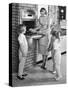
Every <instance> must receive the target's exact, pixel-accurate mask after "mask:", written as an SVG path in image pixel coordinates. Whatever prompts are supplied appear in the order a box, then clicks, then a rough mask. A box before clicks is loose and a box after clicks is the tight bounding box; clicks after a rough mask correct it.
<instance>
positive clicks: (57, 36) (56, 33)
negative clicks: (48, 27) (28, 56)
mask: <svg viewBox="0 0 68 90" xmlns="http://www.w3.org/2000/svg"><path fill="white" fill-rule="evenodd" d="M59 33H60V32H59V31H53V32H52V35H53V36H55V37H56V38H57V39H60V35H59Z"/></svg>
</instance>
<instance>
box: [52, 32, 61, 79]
mask: <svg viewBox="0 0 68 90" xmlns="http://www.w3.org/2000/svg"><path fill="white" fill-rule="evenodd" d="M52 40H53V42H52V43H53V44H52V45H53V46H52V55H53V56H52V57H53V70H54V71H53V73H54V72H56V76H55V79H56V80H59V79H60V78H61V77H62V76H61V72H60V64H61V51H60V38H59V32H57V31H52Z"/></svg>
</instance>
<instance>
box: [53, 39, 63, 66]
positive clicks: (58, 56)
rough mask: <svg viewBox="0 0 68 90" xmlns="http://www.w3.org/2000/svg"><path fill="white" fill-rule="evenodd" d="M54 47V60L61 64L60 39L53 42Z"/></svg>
mask: <svg viewBox="0 0 68 90" xmlns="http://www.w3.org/2000/svg"><path fill="white" fill-rule="evenodd" d="M53 49H54V60H55V63H56V65H60V63H61V50H60V41H58V39H56V40H55V41H54V43H53Z"/></svg>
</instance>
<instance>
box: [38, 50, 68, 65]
mask: <svg viewBox="0 0 68 90" xmlns="http://www.w3.org/2000/svg"><path fill="white" fill-rule="evenodd" d="M63 54H66V51H64V52H62V53H61V55H63ZM51 59H52V57H49V58H48V60H51ZM39 63H42V60H40V61H38V62H36V64H39Z"/></svg>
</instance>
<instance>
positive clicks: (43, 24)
mask: <svg viewBox="0 0 68 90" xmlns="http://www.w3.org/2000/svg"><path fill="white" fill-rule="evenodd" d="M40 14H41V16H40V17H39V24H38V26H37V28H35V29H30V31H32V32H37V33H39V34H44V37H42V38H41V39H40V40H39V49H40V53H41V54H42V56H43V64H42V66H41V68H42V69H46V60H47V56H48V50H47V48H48V44H49V35H48V16H47V11H46V9H45V8H41V10H40Z"/></svg>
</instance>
